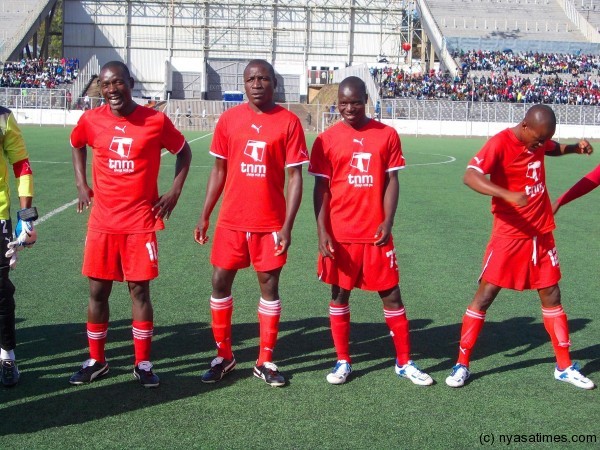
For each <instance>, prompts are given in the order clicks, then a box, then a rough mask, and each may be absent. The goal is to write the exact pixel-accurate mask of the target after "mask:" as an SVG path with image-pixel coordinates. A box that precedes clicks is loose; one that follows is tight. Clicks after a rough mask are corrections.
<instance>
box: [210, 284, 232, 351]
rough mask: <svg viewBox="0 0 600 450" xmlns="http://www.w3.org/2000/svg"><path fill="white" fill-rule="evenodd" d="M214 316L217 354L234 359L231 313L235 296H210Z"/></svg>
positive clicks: (213, 327)
mask: <svg viewBox="0 0 600 450" xmlns="http://www.w3.org/2000/svg"><path fill="white" fill-rule="evenodd" d="M210 313H211V316H212V323H211V326H212V332H213V336H214V338H215V344H216V345H217V356H220V357H221V358H224V359H233V352H232V350H231V315H232V313H233V297H232V296H231V295H230V296H229V297H225V298H214V297H211V298H210Z"/></svg>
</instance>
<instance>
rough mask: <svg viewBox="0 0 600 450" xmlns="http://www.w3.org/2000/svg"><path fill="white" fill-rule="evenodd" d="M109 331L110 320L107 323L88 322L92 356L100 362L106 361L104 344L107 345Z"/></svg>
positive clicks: (89, 344)
mask: <svg viewBox="0 0 600 450" xmlns="http://www.w3.org/2000/svg"><path fill="white" fill-rule="evenodd" d="M107 333H108V322H106V323H91V322H88V323H87V337H88V346H89V348H90V358H91V359H95V360H96V361H98V362H101V363H103V362H105V361H106V356H104V346H105V345H106V335H107Z"/></svg>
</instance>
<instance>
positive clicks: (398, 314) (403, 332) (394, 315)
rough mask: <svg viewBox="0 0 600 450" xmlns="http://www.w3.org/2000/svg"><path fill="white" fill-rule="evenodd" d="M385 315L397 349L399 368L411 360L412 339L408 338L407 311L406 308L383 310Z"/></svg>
mask: <svg viewBox="0 0 600 450" xmlns="http://www.w3.org/2000/svg"><path fill="white" fill-rule="evenodd" d="M383 315H384V316H385V323H387V326H388V327H389V329H390V334H391V336H392V340H393V341H394V347H395V348H396V362H397V363H398V365H399V366H403V365H404V364H406V363H408V360H409V359H410V338H409V336H408V319H407V318H406V311H405V310H404V307H402V308H400V309H387V308H383Z"/></svg>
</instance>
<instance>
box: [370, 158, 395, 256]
mask: <svg viewBox="0 0 600 450" xmlns="http://www.w3.org/2000/svg"><path fill="white" fill-rule="evenodd" d="M399 194H400V184H399V183H398V171H397V170H393V171H391V172H386V180H385V187H384V191H383V212H384V214H385V218H384V220H383V222H382V223H381V224H380V225H379V226H378V227H377V232H376V233H375V236H374V237H375V239H376V240H375V245H377V246H382V245H385V244H386V243H387V242H388V241H389V240H390V236H391V235H392V227H393V226H394V217H395V215H396V208H397V207H398V196H399Z"/></svg>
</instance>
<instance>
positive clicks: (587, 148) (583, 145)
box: [577, 139, 594, 155]
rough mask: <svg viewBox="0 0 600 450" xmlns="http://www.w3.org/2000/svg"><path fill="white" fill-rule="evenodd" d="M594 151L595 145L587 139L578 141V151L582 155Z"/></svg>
mask: <svg viewBox="0 0 600 450" xmlns="http://www.w3.org/2000/svg"><path fill="white" fill-rule="evenodd" d="M593 152H594V147H592V144H590V143H589V142H588V141H587V139H582V140H580V141H579V142H578V143H577V153H578V154H580V155H591V154H592V153H593Z"/></svg>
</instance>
